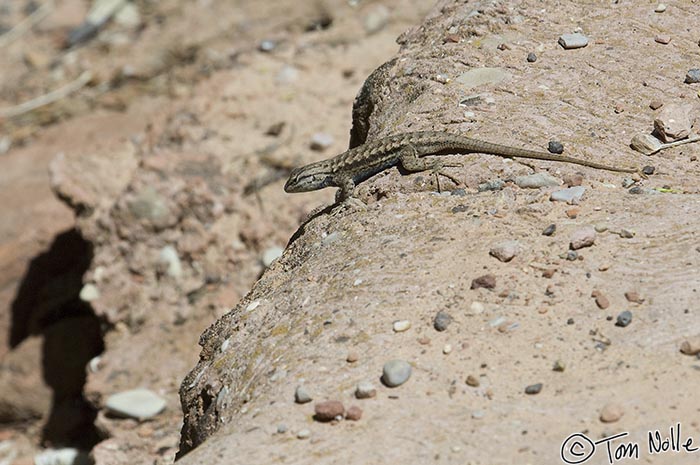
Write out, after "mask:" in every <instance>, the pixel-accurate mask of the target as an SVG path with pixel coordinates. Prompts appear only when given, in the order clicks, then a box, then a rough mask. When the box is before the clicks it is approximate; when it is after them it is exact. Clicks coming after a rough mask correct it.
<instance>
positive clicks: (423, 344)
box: [417, 336, 430, 346]
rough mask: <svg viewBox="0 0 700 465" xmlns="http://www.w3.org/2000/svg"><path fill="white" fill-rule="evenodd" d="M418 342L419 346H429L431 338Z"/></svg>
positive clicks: (422, 337)
mask: <svg viewBox="0 0 700 465" xmlns="http://www.w3.org/2000/svg"><path fill="white" fill-rule="evenodd" d="M417 341H418V344H420V345H422V346H427V345H428V344H430V338H429V337H425V336H421V337H419V338H418V339H417Z"/></svg>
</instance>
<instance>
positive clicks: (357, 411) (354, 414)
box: [345, 405, 362, 421]
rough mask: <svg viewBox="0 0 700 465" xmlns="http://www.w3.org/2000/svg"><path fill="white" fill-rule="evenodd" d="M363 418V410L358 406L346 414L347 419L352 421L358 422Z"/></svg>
mask: <svg viewBox="0 0 700 465" xmlns="http://www.w3.org/2000/svg"><path fill="white" fill-rule="evenodd" d="M360 418H362V409H361V408H360V407H358V406H357V405H353V406H351V407H350V408H349V409H348V411H347V412H345V419H346V420H350V421H358V420H359V419H360Z"/></svg>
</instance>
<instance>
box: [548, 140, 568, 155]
mask: <svg viewBox="0 0 700 465" xmlns="http://www.w3.org/2000/svg"><path fill="white" fill-rule="evenodd" d="M547 150H549V153H557V154H562V153H564V144H562V143H561V142H559V141H558V140H550V141H549V144H547Z"/></svg>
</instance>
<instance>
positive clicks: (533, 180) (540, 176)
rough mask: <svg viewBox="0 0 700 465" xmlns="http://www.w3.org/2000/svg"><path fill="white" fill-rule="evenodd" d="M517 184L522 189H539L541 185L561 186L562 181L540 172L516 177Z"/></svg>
mask: <svg viewBox="0 0 700 465" xmlns="http://www.w3.org/2000/svg"><path fill="white" fill-rule="evenodd" d="M515 184H516V185H517V186H518V187H520V188H521V189H539V188H540V187H553V186H559V185H560V184H561V181H559V180H558V179H557V178H555V177H554V176H551V175H549V174H547V173H544V172H540V173H535V174H528V175H526V176H518V177H516V178H515Z"/></svg>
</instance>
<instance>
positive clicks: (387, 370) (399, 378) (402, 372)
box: [382, 360, 413, 387]
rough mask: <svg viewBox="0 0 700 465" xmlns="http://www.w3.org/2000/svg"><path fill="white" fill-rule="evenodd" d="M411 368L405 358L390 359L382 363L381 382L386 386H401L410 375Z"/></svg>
mask: <svg viewBox="0 0 700 465" xmlns="http://www.w3.org/2000/svg"><path fill="white" fill-rule="evenodd" d="M412 371H413V369H412V368H411V365H410V364H409V363H408V362H406V361H405V360H391V361H389V362H386V363H385V364H384V369H383V370H382V382H383V383H384V384H385V385H386V386H388V387H397V386H401V385H402V384H403V383H405V382H406V381H408V379H409V378H410V377H411V372H412Z"/></svg>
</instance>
